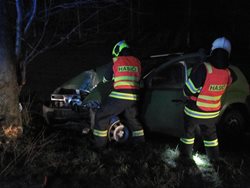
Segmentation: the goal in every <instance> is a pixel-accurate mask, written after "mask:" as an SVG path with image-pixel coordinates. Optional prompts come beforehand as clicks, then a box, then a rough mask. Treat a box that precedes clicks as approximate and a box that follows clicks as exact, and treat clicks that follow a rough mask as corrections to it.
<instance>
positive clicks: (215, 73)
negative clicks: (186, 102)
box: [191, 63, 230, 112]
mask: <svg viewBox="0 0 250 188" xmlns="http://www.w3.org/2000/svg"><path fill="white" fill-rule="evenodd" d="M205 66H206V68H207V75H206V80H205V83H204V85H203V87H202V89H201V91H200V94H199V95H198V97H193V96H191V99H192V100H195V101H196V105H197V106H198V107H199V108H200V109H202V110H203V111H208V112H211V111H218V110H220V108H221V97H222V95H223V94H224V92H225V90H226V88H227V85H228V84H230V79H229V78H230V71H229V70H228V69H216V68H214V67H213V66H211V64H209V63H205Z"/></svg>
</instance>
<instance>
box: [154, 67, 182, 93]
mask: <svg viewBox="0 0 250 188" xmlns="http://www.w3.org/2000/svg"><path fill="white" fill-rule="evenodd" d="M184 82H185V78H184V66H183V64H181V63H177V64H172V65H170V66H167V67H165V68H164V69H162V70H159V71H157V73H156V74H155V75H154V76H153V78H152V81H151V88H159V89H167V88H169V89H171V88H175V89H180V88H183V85H184Z"/></svg>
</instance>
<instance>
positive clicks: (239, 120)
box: [217, 109, 246, 139]
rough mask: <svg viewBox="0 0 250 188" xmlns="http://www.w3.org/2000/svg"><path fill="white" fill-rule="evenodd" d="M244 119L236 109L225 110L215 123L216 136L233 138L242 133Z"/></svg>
mask: <svg viewBox="0 0 250 188" xmlns="http://www.w3.org/2000/svg"><path fill="white" fill-rule="evenodd" d="M245 130H246V119H245V117H244V115H243V114H242V113H241V112H240V111H239V110H237V109H231V110H229V111H226V112H225V114H224V115H223V116H222V118H221V120H220V122H219V123H218V124H217V131H218V136H219V137H221V138H223V139H234V138H235V137H240V136H242V135H243V134H244V132H245Z"/></svg>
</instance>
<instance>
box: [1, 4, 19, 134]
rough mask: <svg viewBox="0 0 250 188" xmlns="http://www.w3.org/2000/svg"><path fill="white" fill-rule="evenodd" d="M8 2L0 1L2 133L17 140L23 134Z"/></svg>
mask: <svg viewBox="0 0 250 188" xmlns="http://www.w3.org/2000/svg"><path fill="white" fill-rule="evenodd" d="M6 2H7V1H6V0H0V131H1V136H3V135H5V136H6V137H8V138H17V137H18V136H20V135H21V134H22V121H21V113H20V111H19V88H18V84H17V77H16V66H15V61H14V60H15V56H14V47H13V41H12V38H11V36H12V35H11V33H10V32H9V31H10V30H9V25H8V17H7V7H6V6H7V5H6Z"/></svg>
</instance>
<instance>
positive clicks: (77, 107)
mask: <svg viewBox="0 0 250 188" xmlns="http://www.w3.org/2000/svg"><path fill="white" fill-rule="evenodd" d="M69 104H70V107H71V109H72V110H73V111H75V112H80V111H81V105H82V101H81V100H80V99H72V100H71V101H70V103H69Z"/></svg>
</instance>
